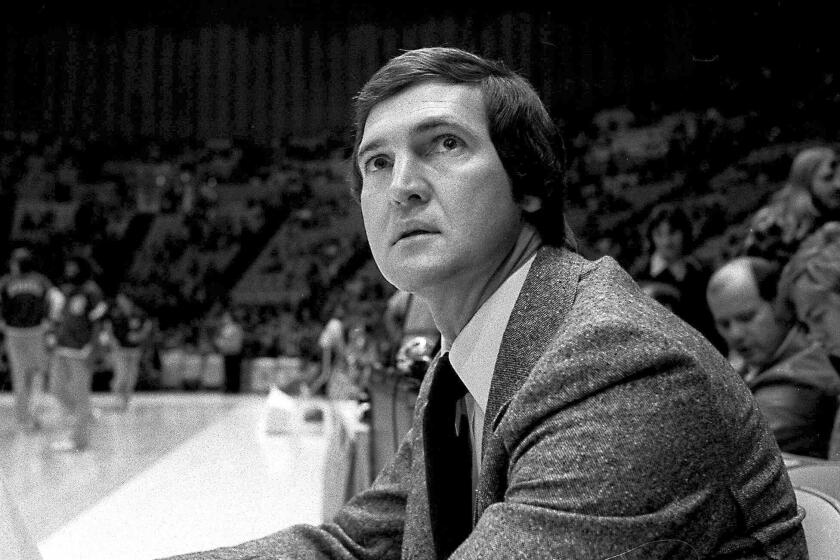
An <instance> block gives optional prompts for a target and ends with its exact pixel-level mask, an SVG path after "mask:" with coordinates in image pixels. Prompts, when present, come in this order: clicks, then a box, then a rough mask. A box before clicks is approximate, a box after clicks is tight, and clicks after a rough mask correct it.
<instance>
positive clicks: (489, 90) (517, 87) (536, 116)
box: [350, 47, 574, 246]
mask: <svg viewBox="0 0 840 560" xmlns="http://www.w3.org/2000/svg"><path fill="white" fill-rule="evenodd" d="M431 81H442V82H447V83H452V84H468V85H476V86H478V87H479V88H480V89H481V93H482V96H483V98H484V105H485V110H486V112H487V121H488V128H489V133H490V139H491V141H492V142H493V145H494V146H495V148H496V152H497V153H498V154H499V159H500V160H501V162H502V165H503V166H504V168H505V171H507V174H508V176H509V177H510V181H511V188H512V190H513V198H514V200H516V201H517V202H518V201H521V200H522V198H523V197H524V196H526V195H531V196H535V197H537V198H539V199H540V200H541V201H542V207H541V208H540V209H539V210H537V211H536V212H532V213H525V219H526V220H528V221H529V222H530V223H531V224H533V225H534V227H535V228H536V229H537V231H538V232H539V233H540V236H541V237H542V239H543V241H545V243H547V244H549V245H555V246H561V245H564V244H566V245H570V244H572V243H574V241H573V239H572V238H571V235H570V232H569V235H567V230H566V227H567V226H566V223H565V219H564V216H563V207H564V195H565V184H564V162H563V158H564V150H563V144H562V139H561V137H560V134H559V131H558V130H557V127H556V126H555V124H554V122H553V121H552V120H551V117H550V116H549V114H548V111H547V110H546V109H545V106H544V105H543V103H542V101H541V100H540V98H539V96H538V95H537V92H536V91H534V88H533V86H531V84H530V83H528V81H527V80H526V79H525V78H523V77H522V76H520V75H519V74H517V73H516V72H514V71H512V70H509V69H508V68H507V67H505V65H504V64H503V63H501V62H499V61H491V60H487V59H485V58H482V57H480V56H477V55H475V54H472V53H469V52H466V51H463V50H460V49H454V48H448V47H432V48H425V49H417V50H412V51H407V52H405V53H403V54H401V55H399V56H397V57H395V58H393V59H391V60H390V61H389V62H388V63H387V64H385V66H383V67H382V68H380V69H379V70H378V71H377V72H376V73H375V74H374V75H373V77H372V78H371V79H370V80H369V81H368V82H367V83H366V84H365V85H364V86H363V87H362V89H361V91H360V92H359V94H358V95H357V96H356V98H355V100H354V101H355V104H354V109H355V123H354V126H355V131H354V134H355V139H354V144H353V156H352V164H353V165H352V170H351V172H350V174H351V175H350V183H351V187H350V190H351V192H352V193H353V196H354V197H355V198H356V200H358V199H359V197H360V194H361V188H362V176H361V172H360V171H359V166H358V156H359V143H360V142H361V140H362V136H363V134H364V129H365V124H366V122H367V118H368V115H369V114H370V112H371V110H372V109H373V108H374V107H375V106H376V105H377V104H379V103H381V102H382V101H385V100H386V99H388V98H390V97H393V96H394V95H397V94H399V93H400V92H401V91H403V90H405V89H407V88H409V87H411V86H413V85H416V84H419V83H423V82H431Z"/></svg>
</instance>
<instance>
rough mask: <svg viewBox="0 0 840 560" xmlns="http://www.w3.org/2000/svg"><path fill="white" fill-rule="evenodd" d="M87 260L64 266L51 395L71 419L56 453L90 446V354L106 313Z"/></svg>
mask: <svg viewBox="0 0 840 560" xmlns="http://www.w3.org/2000/svg"><path fill="white" fill-rule="evenodd" d="M92 274H93V271H92V267H91V265H90V263H89V262H88V261H87V259H85V258H82V257H72V258H70V259H68V260H67V261H66V262H65V265H64V280H65V282H64V284H62V287H61V290H62V292H63V294H64V305H63V306H62V308H61V312H60V313H59V316H58V320H57V321H56V325H55V333H54V337H55V355H54V358H53V359H54V360H55V366H54V369H53V373H54V375H55V379H54V382H53V384H52V385H53V392H54V393H55V396H56V398H57V399H58V401H59V402H60V403H61V404H62V405H63V406H64V408H65V410H66V411H67V413H68V414H69V416H70V418H71V427H70V434H69V436H68V437H66V438H63V439H60V440H57V441H55V442H53V444H52V449H53V450H55V451H82V450H84V449H86V448H87V447H88V445H89V443H90V424H91V420H92V410H91V398H90V393H91V382H92V379H91V377H92V375H93V371H92V363H91V362H92V353H93V346H94V344H95V343H96V338H97V336H98V335H99V332H100V328H101V322H102V319H103V318H104V316H105V313H106V312H107V310H108V305H107V304H106V303H105V301H104V298H103V296H102V290H101V289H100V288H99V285H98V284H97V283H96V282H95V281H94V280H93V278H92Z"/></svg>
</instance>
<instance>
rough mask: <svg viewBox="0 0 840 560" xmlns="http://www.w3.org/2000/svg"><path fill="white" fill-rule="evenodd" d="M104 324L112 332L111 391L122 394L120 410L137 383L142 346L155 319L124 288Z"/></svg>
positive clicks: (124, 405) (126, 403)
mask: <svg viewBox="0 0 840 560" xmlns="http://www.w3.org/2000/svg"><path fill="white" fill-rule="evenodd" d="M105 327H106V329H107V331H108V333H110V339H111V344H112V350H111V356H112V358H113V360H112V361H113V365H114V379H113V381H112V382H111V391H112V392H113V393H114V394H115V395H116V396H117V397H118V398H119V408H120V410H126V409H127V408H128V405H129V402H130V401H131V397H132V395H133V394H134V387H135V385H136V384H137V376H138V374H139V371H140V357H141V353H142V351H143V350H142V348H141V346H142V345H143V343H145V342H146V340H148V338H149V335H150V334H151V332H152V322H151V321H150V320H149V317H148V316H147V315H146V313H145V312H144V311H143V310H142V309H140V308H139V307H138V306H137V305H136V304H135V303H134V302H133V301H132V300H131V299H130V298H129V297H128V296H127V295H126V294H125V293H124V292H119V293H118V294H117V296H116V298H114V305H113V306H111V307H110V309H109V313H108V315H107V319H106V322H105Z"/></svg>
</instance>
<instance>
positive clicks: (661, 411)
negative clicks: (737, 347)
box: [453, 329, 804, 560]
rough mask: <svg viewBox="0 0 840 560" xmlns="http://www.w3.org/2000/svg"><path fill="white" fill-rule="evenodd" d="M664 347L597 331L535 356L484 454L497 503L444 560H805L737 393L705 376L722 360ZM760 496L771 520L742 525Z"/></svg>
mask: <svg viewBox="0 0 840 560" xmlns="http://www.w3.org/2000/svg"><path fill="white" fill-rule="evenodd" d="M617 340H618V341H620V342H616V341H617ZM672 344H674V343H673V342H669V341H667V340H662V341H655V340H650V339H647V340H646V339H645V337H641V338H640V335H639V333H638V332H634V331H633V330H632V329H628V330H625V331H624V332H615V331H610V330H609V329H606V330H601V329H597V330H593V331H591V332H581V333H580V337H579V338H578V340H577V342H575V343H574V344H570V345H567V346H565V347H562V346H561V347H560V348H557V349H556V351H554V352H552V353H551V354H552V355H549V356H548V359H543V360H542V361H541V362H540V363H539V364H538V365H537V368H536V369H535V371H534V373H532V374H531V376H530V377H529V380H528V381H527V382H526V383H525V385H524V386H523V387H522V389H520V391H519V392H518V393H517V394H516V395H515V396H514V398H513V399H512V400H511V401H510V404H509V406H508V408H507V410H506V411H505V412H504V413H503V415H502V416H501V419H500V420H498V424H497V426H496V429H495V430H494V432H493V434H492V437H491V439H492V440H495V441H490V442H488V445H487V446H486V447H485V451H486V453H487V455H485V457H484V461H485V466H486V463H487V462H488V461H493V460H496V459H497V458H494V457H492V456H491V454H492V453H494V449H495V450H496V451H495V452H496V453H499V454H504V455H506V456H507V457H506V460H499V462H500V463H502V464H504V463H506V464H507V468H506V472H505V473H504V477H505V481H504V483H503V484H502V485H501V486H502V487H503V488H504V489H505V490H504V493H503V496H502V497H501V500H500V501H497V502H496V503H494V504H492V505H490V506H489V507H488V508H487V509H486V510H484V512H483V514H482V516H481V518H480V519H479V520H478V522H477V525H476V527H475V529H474V531H473V533H472V534H471V535H470V537H469V538H468V539H467V540H466V541H465V542H464V543H463V545H462V546H461V547H460V548H459V549H458V550H457V551H456V554H455V555H454V556H453V558H457V559H470V560H473V559H490V558H493V559H496V558H498V559H502V558H536V559H543V558H544V559H549V558H550V559H558V560H559V559H577V558H622V559H627V560H629V559H639V560H641V559H655V558H698V559H699V558H706V557H709V556H714V555H716V554H722V556H726V553H727V552H728V553H729V554H731V557H733V558H734V557H738V558H782V557H784V558H803V557H804V556H803V554H804V548H800V547H798V543H800V542H801V543H802V547H804V541H798V540H797V532H800V535H801V530H800V528H799V522H800V520H801V518H800V517H798V513H797V510H796V505H795V503H793V499H792V493H790V496H786V495H785V494H784V482H782V478H781V477H783V476H784V467H783V464H782V462H781V460H777V461H774V460H773V457H774V454H773V453H774V452H773V450H774V447H775V444H774V443H773V441H772V437H771V436H770V435H769V433H767V430H766V427H765V426H764V424H763V420H762V419H761V418H760V413H759V412H758V410H757V408H756V407H755V406H754V405H752V404H751V403H752V400H751V399H750V397H749V393H748V390H747V388H746V387H745V386H743V384H742V383H740V380H738V379H737V376H736V375H735V374H734V372H733V373H732V375H731V376H720V375H710V373H711V372H709V371H704V370H707V368H708V367H709V366H710V365H711V366H712V367H718V366H719V367H725V361H724V360H723V358H722V357H719V360H717V361H713V362H712V363H711V364H709V363H708V362H706V360H703V362H706V363H701V362H698V359H697V357H696V356H694V355H692V354H691V353H688V352H684V351H681V350H679V349H675V348H674V347H670V348H669V346H670V345H672ZM675 346H676V345H675ZM775 457H776V459H778V451H775ZM483 472H485V471H483ZM756 473H758V474H756ZM785 479H786V477H785ZM788 484H789V483H788ZM750 485H751V486H750ZM768 495H773V496H777V497H778V498H779V499H778V500H773V501H774V503H773V504H772V507H773V508H775V510H774V511H773V512H769V513H768V516H770V517H774V522H773V523H767V524H764V521H765V520H764V519H762V520H753V519H751V518H750V516H751V515H752V514H751V512H750V511H747V510H745V508H749V503H750V501H751V500H752V501H761V500H764V501H765V502H766V501H767V496H768ZM762 496H764V497H763V498H762ZM750 523H755V524H756V525H757V527H754V528H753V527H746V525H748V524H750ZM753 531H754V532H753ZM736 535H739V536H741V537H747V536H748V535H749V537H751V538H740V539H738V538H735V536H736ZM788 541H790V542H791V543H793V544H792V545H791V547H790V550H787V549H786V550H785V551H784V552H785V554H778V555H777V554H776V552H777V551H778V549H779V548H785V547H788V544H787V542H788ZM733 542H739V543H740V545H738V544H731V543H733ZM728 543H729V544H728ZM744 543H748V544H744ZM779 543H781V544H779ZM727 546H734V547H737V546H745V547H747V548H748V549H749V550H747V549H743V550H742V549H735V548H733V549H731V550H726V547H727ZM726 557H730V556H726Z"/></svg>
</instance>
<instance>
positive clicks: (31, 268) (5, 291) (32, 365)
mask: <svg viewBox="0 0 840 560" xmlns="http://www.w3.org/2000/svg"><path fill="white" fill-rule="evenodd" d="M52 289H53V285H52V283H51V282H50V281H49V280H48V279H47V278H46V277H45V276H44V275H43V274H41V273H39V272H37V271H36V270H35V263H34V259H33V256H32V253H31V252H30V251H29V250H28V249H24V248H20V249H15V250H14V251H13V252H12V255H11V258H10V259H9V274H7V275H6V276H4V277H2V278H0V325H1V326H2V328H3V332H4V335H5V337H6V352H7V354H8V356H9V366H10V368H11V372H12V388H13V390H14V393H15V419H16V420H17V423H18V426H19V427H20V428H21V429H23V430H24V431H31V430H34V429H37V428H38V427H39V422H38V419H37V418H36V417H35V415H34V413H33V411H32V393H33V391H34V389H35V386H36V383H37V380H38V378H39V375H45V374H46V368H47V361H48V360H47V351H46V345H45V340H44V335H45V333H46V329H47V324H48V322H49V318H50V292H51V290H52Z"/></svg>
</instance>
